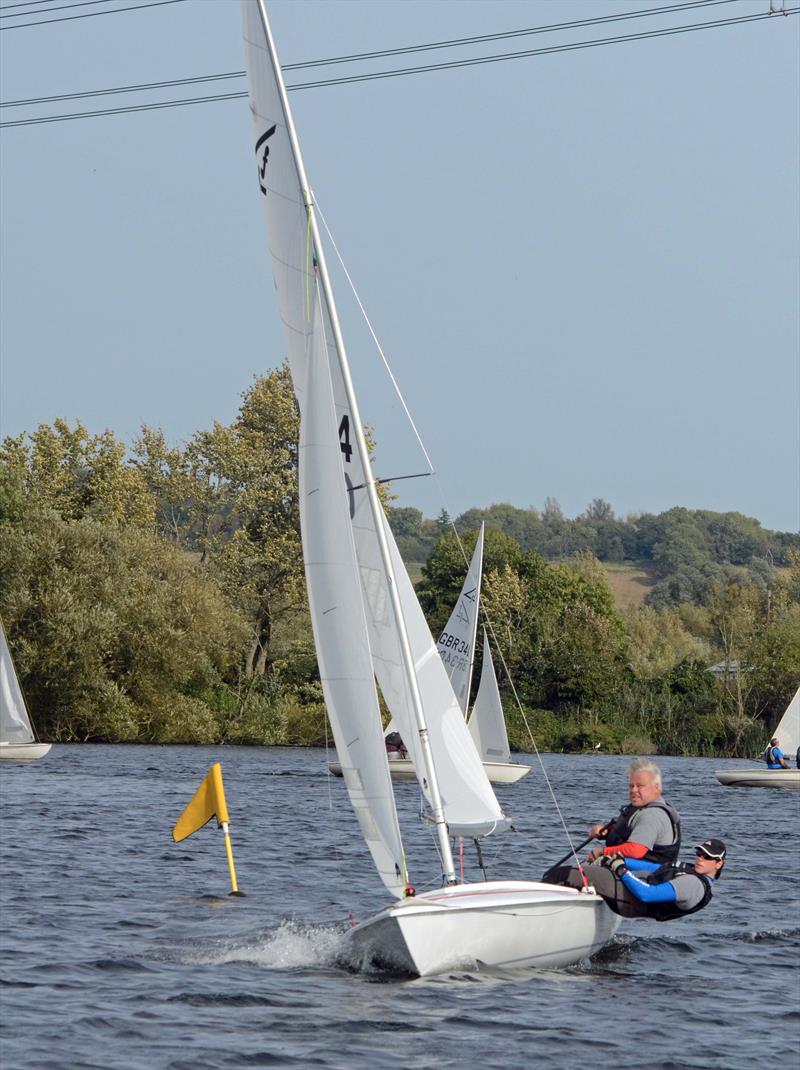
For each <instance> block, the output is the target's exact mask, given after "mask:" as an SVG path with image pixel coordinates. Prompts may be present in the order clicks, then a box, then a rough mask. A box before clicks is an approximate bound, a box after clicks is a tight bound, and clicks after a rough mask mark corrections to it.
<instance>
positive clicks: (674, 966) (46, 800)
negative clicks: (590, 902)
mask: <svg viewBox="0 0 800 1070" xmlns="http://www.w3.org/2000/svg"><path fill="white" fill-rule="evenodd" d="M215 760H221V761H222V767H223V775H224V778H225V785H226V793H227V797H228V805H229V809H230V812H231V834H232V838H233V842H234V854H235V859H236V865H237V875H238V877H239V883H240V886H241V888H242V890H243V891H245V892H246V898H238V899H237V898H231V897H229V896H228V895H227V892H228V890H229V887H230V886H229V882H228V873H227V866H226V862H225V851H224V844H223V840H222V835H221V833H220V832H219V831H218V830H217V829H216V827H215V826H214V825H213V824H212V825H209V826H208V827H206V828H204V829H202V830H201V831H200V832H198V833H197V834H196V835H195V836H193V837H191V838H190V839H188V840H186V841H184V842H183V843H181V844H174V843H173V842H172V840H171V837H170V830H171V827H172V825H173V824H174V822H175V820H176V819H177V817H178V816H179V814H180V813H181V811H182V810H183V808H184V806H185V805H186V803H187V802H188V801H189V798H190V797H191V795H192V794H193V793H194V790H195V788H196V787H197V785H198V784H199V783H200V781H201V779H202V778H203V776H205V774H206V772H207V771H208V768H209V767H210V765H211V763H212V762H213V761H215ZM544 760H545V762H546V765H547V768H548V772H549V774H550V775H551V777H552V779H553V782H554V785H555V788H556V793H557V797H558V799H559V803H560V805H561V808H562V810H563V813H564V816H565V819H566V821H567V824H568V826H569V827H570V829H571V830H573V831H575V832H576V833H578V834H580V833H581V832H582V830H583V829H584V828H585V827H586V826H587V825H588V823H589V822H590V821H591V820H594V819H604V818H608V817H610V816H611V815H612V814H613V813H614V812H616V809H617V807H618V805H619V804H620V803H621V802H623V801H624V797H625V784H626V777H625V767H626V760H625V759H624V758H616V757H605V756H603V757H601V756H595V755H584V756H578V755H575V756H571V755H546V756H545V758H544ZM324 762H325V755H324V752H323V751H312V750H294V749H283V748H275V749H268V750H260V749H256V748H227V747H222V748H206V747H126V746H113V747H90V746H71V747H68V746H61V747H54V748H53V750H52V751H51V753H50V754H49V755H48V756H47V757H46V758H45V759H43V760H41V761H39V762H36V763H33V764H31V765H28V766H24V765H16V764H12V763H7V762H6V763H0V765H1V766H2V768H0V788H1V789H2V860H3V861H2V866H3V872H2V882H1V883H0V897H1V899H0V902H2V943H1V945H0V949H1V950H2V970H1V972H0V1009H1V1010H2V1034H1V1039H0V1065H2V1067H3V1070H28V1068H30V1070H33V1068H35V1070H48V1068H53V1070H83V1068H87V1070H88V1068H97V1070H135V1068H139V1067H141V1068H143V1070H144V1068H147V1070H160V1068H164V1070H167V1068H169V1070H198V1068H210V1070H216V1068H220V1070H222V1068H228V1067H231V1068H236V1067H249V1068H252V1067H287V1068H289V1067H302V1068H311V1067H325V1068H358V1070H360V1068H364V1070H366V1068H370V1070H372V1068H382V1067H387V1068H389V1067H391V1068H392V1070H396V1068H398V1067H406V1066H413V1067H414V1068H415V1070H425V1068H427V1067H436V1068H437V1070H442V1068H452V1067H458V1068H461V1067H464V1068H466V1067H485V1068H486V1070H493V1068H498V1070H499V1068H502V1070H513V1068H516V1067H528V1066H529V1065H530V1064H531V1063H532V1062H534V1061H536V1062H542V1063H543V1065H546V1066H547V1067H548V1068H559V1067H571V1066H574V1065H576V1064H578V1063H586V1062H589V1063H590V1064H591V1065H592V1066H593V1067H594V1068H596V1070H602V1068H606V1067H608V1068H613V1070H618V1068H626V1067H637V1068H638V1067H640V1066H641V1065H648V1066H650V1067H654V1068H664V1070H666V1068H671V1067H674V1068H676V1070H678V1068H680V1070H692V1068H720V1070H740V1068H741V1070H751V1068H752V1067H753V1066H757V1065H761V1064H762V1063H763V1062H764V1061H765V1058H766V1057H767V1055H768V1057H769V1058H770V1060H772V1061H774V1062H778V1064H779V1065H780V1060H781V1059H783V1060H784V1065H786V1066H796V1065H797V1063H796V1052H797V1047H798V1042H799V1041H800V982H799V981H798V976H799V975H798V972H797V969H796V965H797V959H798V949H800V912H798V872H800V868H799V867H798V858H797V846H798V828H799V825H798V817H799V816H800V796H798V794H796V793H793V792H783V791H768V790H763V789H762V790H759V789H752V790H747V789H731V788H723V787H721V786H720V785H718V784H717V782H716V781H715V780H714V777H713V769H714V768H715V767H720V766H721V765H724V764H725V763H723V762H714V761H707V760H700V759H688V760H687V759H669V758H667V759H664V760H663V761H662V767H663V769H664V773H665V782H666V785H667V789H668V790H667V792H666V794H667V795H668V797H669V798H670V799H671V800H672V801H673V802H674V803H675V804H676V805H677V806H678V808H679V809H680V811H681V813H682V815H683V819H684V829H685V837H684V842H685V844H686V845H687V846H688V847H691V845H692V844H693V843H696V842H698V840H699V839H701V838H705V837H706V836H708V835H715V836H720V837H721V838H723V839H724V840H725V841H726V842H727V844H728V848H729V858H730V861H729V864H728V867H727V868H726V871H725V875H724V879H723V880H722V881H721V882H720V884H719V886H718V888H717V894H716V895H715V897H714V901H713V903H712V904H711V905H710V906H709V907H708V908H707V909H706V910H704V911H702V912H700V913H698V914H695V915H693V916H692V917H689V918H686V919H683V920H681V921H676V922H671V923H667V924H662V925H659V924H657V923H655V922H649V921H626V922H623V925H622V928H621V930H620V932H619V933H618V935H617V937H616V938H615V940H614V942H613V944H611V945H610V946H609V947H608V948H607V949H606V950H605V951H604V952H603V953H602V954H601V956H599V957H598V958H596V959H595V960H594V961H593V962H592V963H590V964H582V965H580V966H577V967H574V968H571V969H568V970H561V971H548V972H542V973H536V972H532V971H528V972H520V973H515V972H503V971H499V972H496V973H494V974H491V975H486V974H467V973H463V974H455V975H451V976H445V977H437V978H434V979H428V980H408V979H402V978H398V977H387V976H386V975H381V974H372V975H365V974H359V973H355V972H353V971H351V970H348V969H347V965H346V962H344V961H343V958H342V956H343V954H344V952H343V948H342V932H343V931H344V928H345V927H346V926H347V924H348V916H349V915H350V914H353V915H354V916H355V917H356V918H357V919H359V918H361V917H363V916H364V915H365V914H366V913H368V912H369V911H371V910H372V909H374V908H376V907H378V906H380V905H381V904H383V903H384V902H385V896H384V894H383V893H382V891H381V888H380V887H379V884H378V881H377V877H376V876H375V875H374V871H373V870H372V868H371V863H370V861H369V859H368V857H367V856H366V854H365V850H364V847H363V844H362V841H361V838H360V835H359V833H358V831H357V827H356V823H355V819H354V818H353V816H352V814H351V813H350V811H349V809H348V808H347V807H346V805H344V803H343V799H344V788H343V785H342V782H341V781H339V780H333V779H332V778H330V777H328V776H327V774H326V772H325V765H324ZM728 764H736V763H728ZM739 764H741V763H739ZM398 793H399V795H400V802H401V811H402V817H403V821H404V826H405V827H408V826H409V825H410V827H411V829H412V830H413V831H411V832H409V833H408V834H407V835H406V847H407V851H408V854H409V857H410V859H411V861H412V867H413V868H412V878H413V880H414V882H415V884H416V886H417V888H418V890H422V889H423V888H424V887H426V884H427V882H428V881H432V880H433V879H434V878H435V875H436V864H435V855H434V849H433V845H432V841H431V839H430V835H429V833H428V832H427V831H426V830H425V829H423V828H421V827H420V826H418V825H417V823H416V822H415V821H414V820H413V814H414V812H415V810H416V808H417V804H418V794H417V791H416V789H415V787H414V785H400V786H399V789H398ZM498 794H499V795H500V797H501V802H502V803H503V804H504V806H505V807H506V809H507V810H509V811H510V812H511V813H513V814H514V816H515V819H516V823H517V825H518V831H517V833H516V834H515V835H514V834H509V835H507V836H506V837H505V838H504V840H503V839H501V838H498V840H497V841H496V842H495V843H494V844H492V843H491V841H487V847H486V860H487V864H488V866H489V872H490V876H492V877H497V878H500V877H504V876H505V877H536V876H538V875H539V874H540V873H541V872H542V870H543V869H544V868H545V867H546V865H547V864H548V863H550V862H552V861H555V859H556V858H558V857H560V856H561V855H562V854H564V852H565V851H566V850H567V844H566V842H565V838H564V833H563V831H562V830H561V828H560V825H559V822H558V818H557V815H556V814H555V811H554V808H553V805H552V802H551V801H550V798H549V795H548V793H547V791H546V789H545V788H544V786H543V781H542V777H541V775H540V774H539V773H538V771H536V770H535V771H534V772H533V773H531V774H530V775H529V776H528V777H527V778H526V779H524V780H522V781H520V782H519V783H518V784H517V785H515V786H513V787H507V788H499V789H498ZM469 864H470V867H472V858H471V857H470V859H469ZM467 872H468V876H470V877H477V874H476V873H475V871H474V868H469V869H468V871H467Z"/></svg>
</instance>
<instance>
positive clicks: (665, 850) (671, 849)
mask: <svg viewBox="0 0 800 1070" xmlns="http://www.w3.org/2000/svg"><path fill="white" fill-rule="evenodd" d="M648 807H655V808H656V809H657V810H663V811H664V812H665V813H666V815H667V817H668V818H669V820H670V824H671V825H672V832H673V837H674V841H673V843H668V844H662V843H659V844H655V845H654V846H653V847H651V848H650V849H649V850H648V852H647V854H646V855H644V859H645V861H647V862H658V863H659V865H662V866H663V865H666V864H668V863H671V862H675V861H676V860H677V858H678V852H679V851H680V849H681V819H680V817H678V812H677V810H675V809H674V808H673V807H672V806H670V804H669V803H668V802H664V800H663V799H661V800H660V802H651V803H645V805H644V806H634V805H633V804H632V803H629V804H628V805H627V806H623V807H622V809H621V810H620V812H619V817H618V818H617V819H616V821H614V823H613V824H612V825H611V826H610V827H609V830H608V832H607V833H606V838H605V842H606V847H616V846H617V845H618V844H620V843H627V842H628V840H630V838H631V820H632V819H633V815H634V814H635V813H636V812H637V811H638V810H646V809H647V808H648Z"/></svg>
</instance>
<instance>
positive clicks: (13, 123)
mask: <svg viewBox="0 0 800 1070" xmlns="http://www.w3.org/2000/svg"><path fill="white" fill-rule="evenodd" d="M163 2H176V0H163ZM798 11H800V7H796V8H789V9H788V10H787V11H786V12H785V14H787V15H795V14H797V13H798ZM781 14H784V12H783V11H781ZM770 17H771V15H770V13H769V12H764V13H761V14H755V15H744V16H739V17H736V18H730V19H716V20H714V21H711V22H704V23H692V24H690V25H686V26H673V27H668V28H665V29H661V30H650V31H643V32H641V33H636V34H620V35H618V36H616V37H602V38H596V39H595V40H591V41H578V42H572V43H571V44H564V45H550V46H548V47H546V48H536V49H527V50H525V51H522V52H506V53H500V54H498V55H492V56H481V57H478V58H475V59H469V60H451V61H449V62H447V63H435V64H428V65H425V66H419V67H403V68H398V69H395V70H389V71H378V72H375V73H372V74H356V75H348V76H343V77H341V78H328V79H320V80H318V81H314V82H300V83H295V84H294V85H289V86H287V90H289V91H298V90H301V89H318V88H321V87H324V86H329V85H346V84H349V83H355V82H366V81H377V80H379V79H384V78H398V77H401V76H405V75H412V74H424V73H427V72H429V71H443V70H454V69H458V68H462V67H474V66H480V65H483V64H486V63H500V62H503V61H506V60H511V59H522V58H528V57H531V56H543V55H552V54H556V53H561V52H573V51H578V50H580V49H586V48H596V47H600V46H602V45H610V44H620V43H623V42H626V41H642V40H649V39H652V38H656V37H668V36H673V35H675V34H680V33H692V32H694V31H697V30H708V29H714V28H716V27H721V26H735V25H742V24H744V23H748V22H758V21H762V20H764V19H768V18H770ZM234 76H235V75H234V74H231V75H224V76H210V75H209V76H207V80H213V79H215V78H221V77H234ZM199 80H200V79H199ZM204 80H205V79H204ZM189 81H191V80H189ZM120 91H122V90H120ZM246 96H247V93H246V92H237V93H220V94H215V95H211V96H205V97H190V98H186V99H183V100H165V101H158V102H156V103H152V104H138V105H128V106H125V107H121V108H105V109H99V110H97V111H83V112H69V113H66V114H64V115H49V116H41V117H39V118H36V119H18V120H10V121H7V122H3V123H0V129H5V128H11V127H20V126H36V125H39V124H41V123H54V122H66V121H68V120H71V119H91V118H97V117H99V116H102V115H125V114H132V113H134V112H141V111H157V110H160V109H162V108H180V107H186V106H188V105H190V104H207V103H213V102H214V101H222V100H235V99H240V98H243V97H246Z"/></svg>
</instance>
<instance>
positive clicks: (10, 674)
mask: <svg viewBox="0 0 800 1070" xmlns="http://www.w3.org/2000/svg"><path fill="white" fill-rule="evenodd" d="M49 750H50V744H49V743H39V742H38V741H37V739H36V736H35V735H34V733H33V728H32V727H31V719H30V715H29V714H28V708H27V706H26V705H25V699H24V698H23V696H22V688H21V687H20V686H19V680H18V679H17V674H16V671H15V669H14V662H13V661H12V660H11V651H10V650H9V649H8V642H7V640H6V633H5V630H4V629H3V622H2V621H0V761H2V760H6V761H12V762H30V761H33V759H34V758H42V757H44V755H45V754H47V752H48V751H49Z"/></svg>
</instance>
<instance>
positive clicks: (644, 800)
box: [628, 773, 661, 806]
mask: <svg viewBox="0 0 800 1070" xmlns="http://www.w3.org/2000/svg"><path fill="white" fill-rule="evenodd" d="M660 794H661V789H660V788H659V786H658V781H657V780H654V779H653V777H652V776H651V775H650V773H634V775H633V776H632V777H631V778H630V780H629V781H628V798H629V799H630V801H631V802H632V803H633V805H634V806H646V805H647V804H648V803H650V802H653V800H654V799H657V798H658V797H659V795H660Z"/></svg>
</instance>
